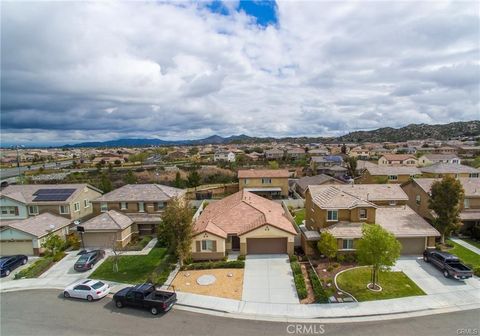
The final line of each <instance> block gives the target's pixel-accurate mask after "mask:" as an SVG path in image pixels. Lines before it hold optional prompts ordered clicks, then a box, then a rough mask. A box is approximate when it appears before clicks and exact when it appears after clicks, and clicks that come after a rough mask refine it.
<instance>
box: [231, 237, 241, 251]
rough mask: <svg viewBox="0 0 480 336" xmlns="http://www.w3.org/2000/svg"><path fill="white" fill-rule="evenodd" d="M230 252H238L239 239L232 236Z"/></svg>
mask: <svg viewBox="0 0 480 336" xmlns="http://www.w3.org/2000/svg"><path fill="white" fill-rule="evenodd" d="M232 250H240V237H238V236H232Z"/></svg>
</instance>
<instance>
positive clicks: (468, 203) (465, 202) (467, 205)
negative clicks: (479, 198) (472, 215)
mask: <svg viewBox="0 0 480 336" xmlns="http://www.w3.org/2000/svg"><path fill="white" fill-rule="evenodd" d="M463 207H464V208H465V209H468V208H470V199H468V198H465V199H464V200H463Z"/></svg>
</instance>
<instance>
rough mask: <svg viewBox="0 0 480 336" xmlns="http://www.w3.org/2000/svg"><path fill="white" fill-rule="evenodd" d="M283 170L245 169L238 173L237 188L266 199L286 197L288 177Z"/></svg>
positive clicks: (288, 174)
mask: <svg viewBox="0 0 480 336" xmlns="http://www.w3.org/2000/svg"><path fill="white" fill-rule="evenodd" d="M289 176H290V173H289V172H288V170H285V169H246V170H239V171H238V186H239V189H240V190H243V189H245V190H247V191H249V192H252V193H255V194H257V195H260V196H264V197H267V198H285V197H288V177H289Z"/></svg>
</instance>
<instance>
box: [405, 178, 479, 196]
mask: <svg viewBox="0 0 480 336" xmlns="http://www.w3.org/2000/svg"><path fill="white" fill-rule="evenodd" d="M441 180H442V179H441V178H416V179H413V182H414V183H416V184H417V185H418V186H419V187H420V188H422V190H423V191H425V192H426V193H427V194H428V193H429V192H430V190H431V189H432V184H433V183H434V182H436V181H441ZM458 181H460V183H461V184H462V186H463V190H464V191H465V196H467V197H480V178H467V177H461V178H459V179H458Z"/></svg>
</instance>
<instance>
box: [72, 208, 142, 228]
mask: <svg viewBox="0 0 480 336" xmlns="http://www.w3.org/2000/svg"><path fill="white" fill-rule="evenodd" d="M132 224H133V220H132V219H131V218H130V217H128V216H127V215H124V214H122V213H120V212H118V211H115V210H109V211H107V212H104V213H102V214H100V215H98V216H96V217H93V218H91V219H89V220H88V221H86V222H84V223H82V225H81V226H83V227H84V228H85V231H96V230H123V229H125V228H127V227H129V226H130V225H132Z"/></svg>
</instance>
